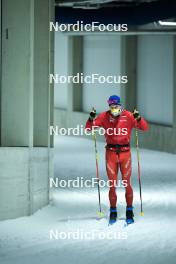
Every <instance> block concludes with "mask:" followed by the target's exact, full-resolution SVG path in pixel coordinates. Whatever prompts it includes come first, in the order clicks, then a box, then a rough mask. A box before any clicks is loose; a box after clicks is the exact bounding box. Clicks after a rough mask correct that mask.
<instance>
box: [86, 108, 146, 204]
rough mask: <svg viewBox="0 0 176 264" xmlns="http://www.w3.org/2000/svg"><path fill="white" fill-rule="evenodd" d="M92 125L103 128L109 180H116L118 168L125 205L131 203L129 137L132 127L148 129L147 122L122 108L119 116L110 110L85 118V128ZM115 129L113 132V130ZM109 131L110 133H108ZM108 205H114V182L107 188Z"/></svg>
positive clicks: (115, 197) (115, 196)
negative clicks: (123, 189)
mask: <svg viewBox="0 0 176 264" xmlns="http://www.w3.org/2000/svg"><path fill="white" fill-rule="evenodd" d="M92 126H96V127H103V128H104V129H105V139H106V143H107V146H106V171H107V175H108V178H109V180H110V181H113V182H114V183H116V182H117V176H118V170H119V168H120V171H121V174H122V180H125V181H126V182H125V183H126V187H125V189H126V191H125V197H126V203H127V206H132V204H133V189H132V187H131V172H132V167H131V151H130V145H129V144H130V138H131V131H132V129H133V128H138V129H140V130H143V131H146V130H148V124H147V122H146V121H145V120H144V119H143V118H141V120H140V121H137V120H135V118H134V116H133V114H132V113H131V112H129V111H127V110H124V111H123V112H122V113H121V115H120V116H118V117H113V116H112V115H111V113H110V111H106V112H103V113H101V114H100V115H98V116H97V117H96V118H95V119H94V121H90V120H87V122H86V128H87V129H92ZM113 129H115V133H114V130H113ZM109 131H110V133H108V132H109ZM114 145H118V146H120V151H116V146H114ZM109 200H110V206H111V207H116V203H117V195H116V188H115V184H114V185H113V184H112V186H111V187H110V190H109Z"/></svg>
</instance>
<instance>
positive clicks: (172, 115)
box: [55, 35, 176, 153]
mask: <svg viewBox="0 0 176 264" xmlns="http://www.w3.org/2000/svg"><path fill="white" fill-rule="evenodd" d="M77 38H81V37H77ZM83 38H84V37H83ZM86 38H87V37H86ZM91 38H92V37H91ZM107 38H109V36H107ZM92 42H93V39H92ZM96 42H97V40H96V38H95V44H96ZM70 43H72V45H71V47H72V51H71V52H70V57H69V58H70V62H71V64H72V65H73V60H74V56H75V54H76V55H77V57H78V56H79V55H80V56H81V54H82V53H80V54H79V52H78V50H74V45H73V43H74V39H73V38H72V39H71V38H70ZM82 43H84V44H85V41H83V40H82ZM91 45H92V43H91ZM102 45H103V44H102ZM116 46H117V50H118V49H119V45H118V43H117V45H116ZM101 47H102V46H101V44H100V49H101ZM113 47H114V46H113ZM151 47H153V48H154V49H153V50H152V51H151ZM175 47H176V40H175V36H168V35H166V36H162V37H161V36H158V37H155V36H153V35H152V36H150V35H147V36H145V38H144V37H143V36H138V37H137V36H124V37H123V38H121V45H120V54H121V57H120V69H121V72H123V73H124V74H127V75H128V80H129V82H128V84H126V85H121V89H120V94H121V97H122V101H123V103H124V105H125V106H126V107H127V109H129V110H133V108H134V107H136V106H138V107H139V109H140V110H141V113H142V114H144V117H145V115H146V118H147V119H148V121H149V123H150V131H149V132H148V133H140V146H141V147H144V148H150V149H156V150H161V151H167V152H171V153H176V130H175V128H176V104H175V103H174V98H175V96H176V77H175V75H174V74H173V73H174V72H175V69H176V54H175V53H176V52H175V50H176V49H175ZM85 49H86V47H85V46H84V45H83V51H84V52H85ZM89 49H91V48H90V47H89ZM92 49H93V48H92ZM97 49H98V48H97ZM150 51H151V52H150ZM84 52H83V54H84ZM118 52H119V51H118ZM162 55H163V56H164V57H162ZM94 56H95V54H94ZM102 56H103V55H102ZM162 58H164V61H163V65H162ZM96 60H97V61H98V62H96V63H95V61H94V64H96V65H97V67H99V68H100V69H98V70H100V71H101V69H103V67H104V66H101V65H99V61H100V62H101V56H100V55H99V56H97V57H96ZM102 61H104V60H103V58H102ZM86 63H87V60H85V61H84V62H83V65H84V67H88V66H86ZM112 63H113V62H112ZM108 64H111V61H110V60H109V61H108ZM88 65H89V69H91V67H90V62H89V61H88ZM98 65H99V66H98ZM162 66H163V67H162ZM93 67H94V66H93ZM94 70H95V67H94ZM163 82H164V85H163ZM161 88H163V89H165V90H162V91H163V93H162V92H161ZM67 89H68V98H67V102H71V104H69V105H71V107H70V106H69V109H68V110H67V111H64V110H61V109H59V108H57V109H56V108H55V125H59V126H60V127H75V126H76V125H77V124H80V125H81V124H85V121H86V119H87V117H88V114H87V112H88V108H89V107H88V104H89V105H90V103H91V98H92V101H93V102H95V106H96V105H101V104H103V103H102V102H101V99H100V98H102V97H103V96H105V92H104V91H100V92H99V93H96V92H95V93H94V91H95V90H93V91H92V90H91V87H89V91H88V89H87V91H86V92H84V87H82V89H81V93H80V91H79V90H78V89H76V87H75V89H73V86H72V87H71V86H69V87H68V88H67ZM115 91H116V92H115V93H117V94H118V92H119V90H118V89H116V90H115ZM86 93H87V95H86V96H85V98H84V97H83V94H86ZM107 93H108V95H109V94H111V93H112V90H111V89H109V88H108V89H107ZM152 95H153V97H152ZM74 96H78V97H79V96H80V101H82V102H83V104H84V102H85V105H86V104H87V105H86V107H85V109H84V108H83V107H82V108H80V109H79V110H75V108H74V100H73V98H74ZM105 97H106V96H105ZM83 98H84V99H83ZM164 98H165V99H166V101H167V103H166V104H164ZM86 100H88V101H87V102H86ZM150 100H151V104H152V107H151V104H150V103H149V101H150ZM96 102H97V103H96ZM105 103H106V102H105ZM160 103H161V104H160ZM81 104H82V103H81V102H80V105H81ZM155 104H156V105H155ZM150 107H151V108H150ZM157 107H158V108H157ZM82 110H84V112H83V111H82ZM153 112H154V113H153ZM152 113H153V115H152ZM99 139H100V140H104V139H103V138H99ZM132 145H134V137H133V138H132Z"/></svg>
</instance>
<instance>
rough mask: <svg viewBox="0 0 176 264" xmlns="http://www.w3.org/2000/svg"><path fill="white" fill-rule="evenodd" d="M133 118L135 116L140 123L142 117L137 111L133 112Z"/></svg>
mask: <svg viewBox="0 0 176 264" xmlns="http://www.w3.org/2000/svg"><path fill="white" fill-rule="evenodd" d="M133 116H134V118H135V119H136V120H137V121H140V120H141V116H140V114H139V111H138V110H136V109H134V110H133Z"/></svg>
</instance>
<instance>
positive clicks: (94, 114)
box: [89, 108, 96, 121]
mask: <svg viewBox="0 0 176 264" xmlns="http://www.w3.org/2000/svg"><path fill="white" fill-rule="evenodd" d="M95 117H96V110H95V109H94V108H93V109H92V111H91V112H90V114H89V120H90V121H93V120H94V118H95Z"/></svg>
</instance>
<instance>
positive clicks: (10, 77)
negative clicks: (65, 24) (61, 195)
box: [0, 0, 54, 219]
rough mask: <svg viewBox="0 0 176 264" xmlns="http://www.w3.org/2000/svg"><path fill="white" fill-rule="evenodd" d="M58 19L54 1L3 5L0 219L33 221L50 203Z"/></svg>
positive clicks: (22, 0) (30, 0)
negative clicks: (51, 79) (54, 27)
mask: <svg viewBox="0 0 176 264" xmlns="http://www.w3.org/2000/svg"><path fill="white" fill-rule="evenodd" d="M53 19H54V0H51V1H50V0H38V1H35V0H17V1H11V0H2V54H3V55H2V83H1V109H2V112H1V148H0V162H1V166H0V219H8V218H14V217H18V216H23V215H30V214H32V213H33V212H35V211H36V210H37V209H38V208H41V207H42V206H44V205H46V204H48V202H49V184H48V183H49V181H48V179H49V177H50V176H52V171H53V170H52V160H53V157H52V156H53V155H52V148H51V147H52V146H53V139H52V137H50V135H49V125H50V124H52V122H53V86H51V85H49V80H48V77H49V73H50V72H53V65H54V63H53V53H54V41H53V35H52V34H53V33H50V32H49V21H51V20H52V21H53ZM9 194H11V195H9Z"/></svg>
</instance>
